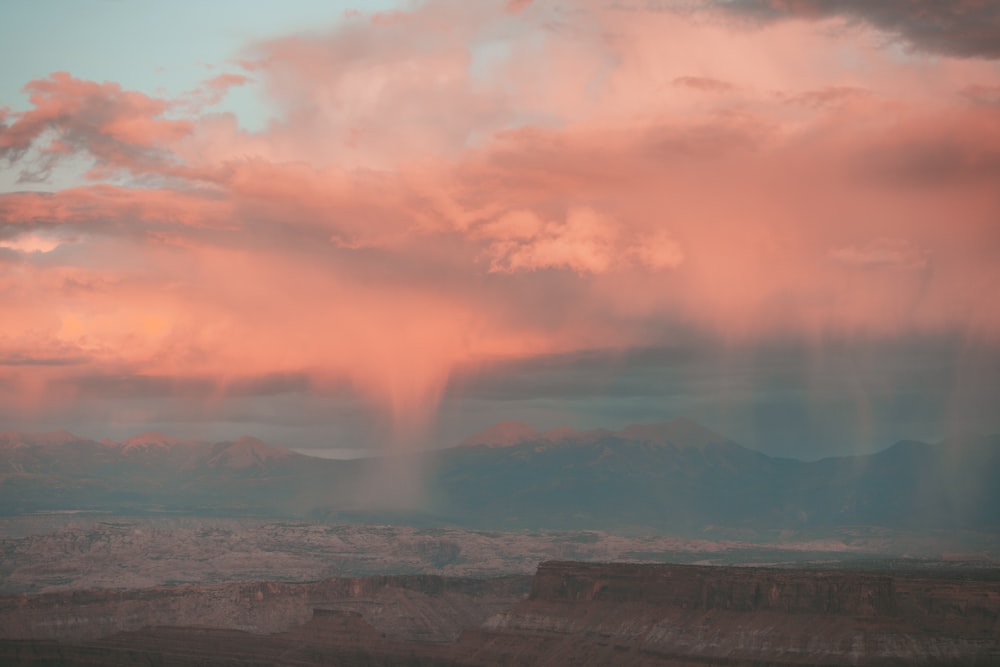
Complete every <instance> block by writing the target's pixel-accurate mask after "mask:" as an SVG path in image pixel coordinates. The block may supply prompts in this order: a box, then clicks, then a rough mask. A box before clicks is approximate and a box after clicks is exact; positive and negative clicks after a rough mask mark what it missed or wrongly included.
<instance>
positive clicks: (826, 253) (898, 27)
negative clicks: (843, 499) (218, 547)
mask: <svg viewBox="0 0 1000 667" xmlns="http://www.w3.org/2000/svg"><path fill="white" fill-rule="evenodd" d="M876 5H877V7H876ZM693 7H694V8H692V6H690V5H689V6H685V7H680V8H677V9H670V8H669V7H665V10H664V11H657V12H646V11H641V12H640V11H623V9H627V5H626V4H624V3H618V4H617V5H614V4H611V5H609V4H608V3H598V2H593V3H590V2H584V3H559V2H546V1H542V0H539V1H536V2H500V1H497V2H483V3H478V2H477V3H467V2H458V1H449V0H435V1H429V2H424V3H419V4H417V5H416V6H414V7H413V8H412V9H409V10H405V11H403V10H401V11H396V12H389V13H377V14H364V13H353V14H351V15H349V16H347V17H345V19H344V21H343V22H341V23H340V24H338V25H336V26H333V27H331V28H329V29H326V30H317V31H315V32H313V33H309V34H302V35H290V36H285V37H281V38H277V39H273V40H270V41H266V42H260V43H255V44H249V45H247V48H246V51H245V52H244V53H242V54H236V57H237V58H238V60H239V62H240V63H241V65H240V66H239V68H238V70H237V68H235V67H234V68H232V70H233V71H229V72H225V73H223V74H221V75H218V76H215V77H214V78H212V79H210V80H208V81H206V82H205V84H204V85H203V86H202V87H200V88H199V89H197V90H195V91H193V92H192V93H190V94H189V95H187V96H185V97H183V98H180V99H161V98H158V97H155V96H151V95H148V94H143V93H139V92H135V91H128V90H123V89H122V88H121V87H120V86H119V85H117V84H115V83H113V82H104V83H98V82H93V81H84V80H80V79H77V78H75V77H74V76H73V75H72V73H65V72H60V73H53V74H51V75H50V76H47V77H44V78H40V79H37V80H34V81H30V82H27V83H26V90H27V92H28V93H29V94H30V104H31V106H30V108H28V109H26V110H24V111H11V110H7V111H4V112H3V113H2V115H0V160H3V161H5V162H6V164H7V165H8V166H9V168H11V169H15V170H20V173H21V174H22V179H23V180H24V181H31V182H36V181H39V180H44V179H45V178H46V177H47V176H48V175H49V174H50V173H51V172H52V170H53V169H54V168H55V167H57V166H58V165H61V164H68V163H70V162H72V163H73V164H78V163H80V161H82V162H83V163H85V164H86V165H87V167H86V169H85V170H84V173H83V174H82V175H81V179H80V182H79V183H78V184H77V185H76V186H74V187H71V188H66V189H61V190H56V191H52V192H47V193H40V192H26V191H25V192H7V193H3V194H0V293H2V294H3V295H4V298H3V300H2V301H0V396H2V398H3V400H5V401H7V402H9V403H16V404H18V405H22V406H23V407H24V409H41V408H40V407H39V406H45V405H48V404H51V403H52V402H58V401H70V400H75V399H79V398H80V397H81V396H87V395H90V394H93V393H94V392H97V393H100V392H101V391H108V390H109V387H115V386H119V387H121V386H133V385H134V386H143V387H145V388H146V390H150V391H153V390H155V392H160V393H162V394H163V395H168V396H176V395H181V396H183V395H187V394H195V395H198V396H200V397H201V398H200V399H199V400H207V399H205V396H206V395H207V396H208V398H212V397H214V398H215V399H216V400H223V398H224V397H225V396H228V395H232V394H237V393H239V392H241V391H242V392H246V391H251V392H253V391H256V392H264V391H265V389H266V387H270V386H272V384H273V382H272V380H273V379H274V378H284V379H285V380H284V381H287V380H288V378H295V381H294V382H293V385H294V386H295V387H299V388H300V389H302V388H307V390H308V391H311V392H318V393H320V394H323V393H329V394H335V393H337V392H342V391H345V390H347V391H352V392H355V393H357V394H359V395H361V396H363V397H366V398H368V399H371V400H372V401H373V402H374V403H375V404H376V405H378V406H382V408H383V409H385V410H387V411H388V412H390V413H391V414H392V415H394V417H395V419H396V421H397V423H398V424H401V425H404V426H402V427H400V430H401V431H405V430H406V429H409V428H411V427H416V426H419V424H420V423H421V421H422V420H424V419H426V418H427V416H428V415H429V414H432V413H433V409H434V406H435V403H436V401H437V399H438V397H439V396H440V395H441V393H442V392H443V391H444V390H445V388H446V387H447V385H448V382H449V377H450V376H451V375H452V373H453V372H454V370H455V369H456V368H459V367H461V368H462V369H466V370H463V372H466V371H467V369H470V368H473V369H474V368H475V367H476V366H477V365H481V364H486V363H492V362H495V361H497V360H500V359H508V360H510V359H514V360H516V359H524V358H531V357H534V356H536V355H543V354H556V353H571V352H576V351H581V350H589V349H611V350H613V349H628V348H633V347H644V348H645V347H656V346H658V345H669V344H671V343H672V342H673V341H674V340H676V338H677V337H678V336H679V335H680V333H679V332H691V331H696V332H700V335H704V336H707V337H710V338H712V339H714V340H718V341H720V342H721V343H722V344H725V345H754V344H758V343H763V342H768V341H775V340H787V339H794V340H800V341H812V342H817V343H818V342H821V341H823V340H825V339H834V338H835V339H851V338H861V339H879V340H903V339H907V338H908V337H912V336H924V335H949V336H953V335H957V336H959V337H968V338H970V339H975V340H985V341H989V342H990V344H994V343H995V342H996V341H997V338H998V337H1000V311H998V310H997V309H996V307H995V306H993V305H992V300H993V298H992V296H991V288H992V286H995V285H996V284H1000V232H998V227H997V220H998V219H1000V200H998V199H997V196H996V183H997V181H998V178H1000V115H998V114H997V108H996V105H995V104H993V103H992V100H993V97H991V96H990V95H991V94H992V93H991V92H990V91H994V90H995V89H996V88H997V85H998V69H997V67H998V65H997V62H996V61H995V60H991V58H997V57H1000V53H998V52H996V50H995V49H994V48H993V46H994V45H995V44H997V43H998V42H997V40H996V39H995V38H994V37H995V32H996V27H997V12H996V11H995V10H994V11H991V10H990V9H989V8H988V7H989V3H974V2H968V3H951V4H950V5H949V7H950V9H947V10H945V9H943V8H942V5H940V3H920V2H885V3H851V2H843V3H823V2H818V1H817V2H810V1H808V0H795V1H790V2H731V3H709V4H705V3H701V4H698V5H696V6H693ZM748 17H749V18H752V19H754V20H752V21H747V20H745V19H747V18H748ZM784 19H787V20H784ZM800 19H801V20H800ZM887 37H888V38H891V39H887ZM898 37H902V38H903V39H905V40H908V42H907V43H908V44H910V45H911V46H912V47H913V50H912V51H905V50H904V51H900V50H899V49H897V48H895V47H894V42H893V41H892V40H893V39H895V38H898ZM928 52H933V53H934V54H936V55H934V56H929V55H925V53H928ZM250 80H253V81H256V82H257V83H258V84H259V85H260V87H261V90H263V91H264V94H265V96H266V97H265V98H264V99H262V100H261V104H263V105H266V106H267V108H268V109H270V110H271V112H272V113H273V118H272V120H271V121H270V123H269V124H268V125H267V127H266V128H264V129H262V130H261V131H258V132H250V131H247V130H245V129H243V128H241V126H240V124H239V119H238V118H236V117H235V116H234V115H232V114H228V113H218V112H213V111H212V104H214V103H215V102H217V101H218V100H219V99H221V96H223V95H224V94H225V93H226V91H227V90H228V89H229V88H230V87H232V86H239V85H243V84H245V83H247V82H248V81H250ZM73 161H75V162H73ZM684 335H688V334H687V333H685V334H684ZM130 382H131V383H132V385H129V384H128V383H130ZM123 383H124V384H123ZM143 383H145V384H143ZM278 384H279V385H280V384H281V383H280V382H279V383H278ZM282 386H285V385H282ZM254 387H256V389H254ZM102 388H103V389H102ZM150 388H152V389H150ZM248 388H249V389H248ZM345 388H346V389H345ZM126 392H127V390H126Z"/></svg>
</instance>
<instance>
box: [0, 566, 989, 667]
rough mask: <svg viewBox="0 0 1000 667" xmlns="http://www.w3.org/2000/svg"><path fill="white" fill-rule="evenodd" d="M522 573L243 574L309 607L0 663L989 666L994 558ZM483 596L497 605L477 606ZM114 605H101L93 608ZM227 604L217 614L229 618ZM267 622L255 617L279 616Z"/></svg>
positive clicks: (32, 645)
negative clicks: (888, 568) (250, 623)
mask: <svg viewBox="0 0 1000 667" xmlns="http://www.w3.org/2000/svg"><path fill="white" fill-rule="evenodd" d="M526 584H527V582H526V581H523V580H521V579H517V578H511V579H503V580H488V581H483V582H479V583H475V582H474V581H471V580H449V579H446V578H441V577H375V578H365V579H343V580H331V581H329V582H318V583H317V584H314V585H312V586H313V588H301V587H302V586H303V585H288V584H286V585H283V586H284V587H285V588H283V587H282V586H279V587H278V588H274V589H272V588H268V586H271V585H269V584H256V585H254V587H250V588H246V589H238V591H239V592H238V594H236V593H237V589H235V588H232V587H229V588H226V587H221V588H220V587H215V588H214V589H213V594H214V595H216V596H219V595H225V594H227V593H228V594H230V595H233V597H232V599H231V606H232V607H233V609H245V608H250V609H252V608H253V607H254V605H255V604H264V602H265V601H266V600H268V599H287V598H288V597H295V596H294V595H292V594H291V593H290V592H289V590H288V589H287V587H295V586H299V587H300V588H298V589H296V590H297V593H298V597H297V598H296V600H298V602H296V605H297V606H296V605H289V606H288V607H287V608H291V607H292V606H294V608H295V609H297V610H300V612H301V610H303V609H304V605H309V604H311V605H312V609H311V612H310V613H309V617H308V618H306V619H304V620H301V621H300V622H298V623H297V624H295V625H294V626H291V625H285V629H284V630H282V631H281V632H278V633H276V634H260V632H261V630H260V629H259V628H260V627H263V626H264V625H265V623H263V622H262V623H261V624H260V625H258V626H256V627H257V628H258V629H257V630H256V631H255V632H246V631H240V630H237V629H234V628H235V626H234V625H233V624H230V625H229V626H227V627H229V628H230V629H227V630H211V629H207V628H204V627H201V628H191V627H188V628H179V627H160V628H146V629H142V630H134V631H131V632H125V633H118V634H114V635H112V636H109V637H105V638H102V639H96V640H90V641H75V642H65V641H64V642H56V641H38V640H35V641H24V640H21V641H15V640H7V641H0V662H3V663H4V664H23V665H38V664H54V663H58V664H66V665H91V664H121V665H137V664H157V663H163V662H165V663H168V664H178V665H194V664H199V665H215V664H220V665H221V664H244V665H258V664H259V665H263V664H268V665H289V666H290V665H313V664H339V665H404V664H405V665H483V666H485V665H541V664H544V665H568V664H573V665H583V666H587V665H616V664H620V665H640V666H642V665H669V666H682V665H700V666H705V665H727V666H729V667H733V666H737V667H742V666H746V667H750V666H751V665H752V666H754V667H767V666H775V667H778V666H789V665H829V666H835V665H861V666H867V665H996V664H1000V571H997V570H995V569H994V570H955V571H941V570H935V571H922V572H909V573H900V572H864V571H843V570H841V571H821V570H805V569H798V570H779V569H767V568H744V567H701V566H685V565H633V564H613V565H611V564H585V563H576V562H563V561H552V562H546V563H543V564H542V565H541V566H540V567H539V569H538V572H537V574H536V575H535V577H534V579H533V581H532V582H531V586H530V594H527V595H523V594H521V593H527V586H526ZM156 594H162V591H158V592H157V593H156ZM207 594H208V593H207V592H202V593H200V594H199V593H198V592H197V591H188V592H187V593H185V594H184V595H183V596H182V597H185V598H187V597H192V598H193V599H198V595H201V596H202V597H201V598H200V599H201V600H202V602H201V603H192V604H193V607H192V608H193V609H212V608H213V607H212V605H210V604H209V605H206V604H205V603H204V601H205V600H207V599H210V598H207V597H205V596H206V595H207ZM88 595H90V596H91V597H81V598H77V599H75V600H74V599H71V598H61V599H60V600H61V601H62V602H64V603H65V604H67V605H75V606H78V607H86V606H87V603H88V601H92V600H93V599H94V598H93V596H97V597H98V598H99V597H100V595H101V594H100V593H91V594H88ZM36 598H37V599H31V600H26V601H24V602H23V603H22V604H21V607H19V609H18V610H17V612H16V613H14V614H6V615H5V617H4V618H3V619H0V620H4V621H5V620H6V619H11V618H17V617H18V616H23V615H24V610H26V609H27V610H30V609H38V610H41V609H44V608H48V609H49V610H50V612H52V613H54V612H53V610H55V611H58V604H55V603H57V602H59V600H56V599H55V598H52V597H46V596H36ZM42 598H44V599H42ZM154 598H155V595H154ZM154 598H150V599H151V600H152V599H154ZM320 600H322V602H320ZM255 601H256V602H255ZM285 604H288V603H287V601H286V603H285ZM273 608H274V609H275V610H277V609H284V608H286V607H285V606H283V605H274V606H273ZM490 608H492V609H494V610H499V611H498V612H497V613H495V614H493V615H492V616H490V617H489V618H488V619H487V618H485V615H486V613H487V611H488V610H489V609H490ZM115 609H116V607H115V605H114V604H111V603H110V602H109V604H108V606H107V607H106V612H113V611H114V610H115ZM300 612H296V613H300ZM242 613H245V612H240V611H233V612H232V614H233V616H232V617H231V618H237V617H239V616H240V614H242ZM301 613H302V616H305V615H306V614H305V613H304V612H301ZM477 614H478V616H477ZM29 616H30V614H29ZM258 617H262V616H261V615H260V614H258ZM299 618H301V617H300V616H296V619H299ZM271 622H272V623H273V625H271V626H269V627H271V628H275V627H278V625H279V624H285V623H286V622H285V621H281V622H280V623H279V622H278V621H275V620H272V621H271ZM0 627H6V626H4V625H3V624H2V623H0ZM271 631H272V632H273V630H271ZM14 635H16V633H8V636H14Z"/></svg>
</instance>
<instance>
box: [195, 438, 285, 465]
mask: <svg viewBox="0 0 1000 667" xmlns="http://www.w3.org/2000/svg"><path fill="white" fill-rule="evenodd" d="M218 446H219V447H221V449H219V450H217V453H216V454H215V455H214V456H212V458H211V459H209V460H208V465H209V466H210V467H215V468H218V467H224V468H237V469H242V468H265V467H267V463H268V461H276V460H281V459H287V458H289V457H293V456H302V455H301V454H298V453H297V452H293V451H292V450H290V449H286V448H285V447H278V446H277V445H271V444H268V443H266V442H264V441H263V440H258V439H257V438H254V437H251V436H248V435H244V436H241V437H239V438H237V439H236V440H233V441H232V442H226V443H220V444H219V445H218Z"/></svg>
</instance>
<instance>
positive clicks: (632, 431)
mask: <svg viewBox="0 0 1000 667" xmlns="http://www.w3.org/2000/svg"><path fill="white" fill-rule="evenodd" d="M607 436H612V437H617V438H621V439H622V440H632V441H636V442H645V443H651V444H656V445H667V444H669V445H674V446H675V447H704V446H705V445H709V444H713V443H722V442H729V439H728V438H726V437H725V436H722V435H720V434H718V433H716V432H714V431H712V430H710V429H707V428H705V427H704V426H702V425H701V424H699V423H698V422H696V421H694V420H693V419H688V418H687V417H677V418H675V419H671V420H669V421H665V422H658V423H654V424H630V425H628V426H626V427H625V428H623V429H621V430H618V431H609V430H607V429H593V430H589V431H577V430H575V429H573V428H570V427H569V426H562V427H559V428H553V429H548V430H546V431H536V430H535V429H533V428H531V427H530V426H528V425H527V424H525V423H523V422H519V421H502V422H499V423H496V424H494V425H493V426H490V427H489V428H487V429H484V430H482V431H480V432H478V433H475V434H473V435H470V436H469V437H467V438H465V439H464V440H462V445H463V446H465V447H475V446H485V447H510V446H512V445H519V444H521V443H523V442H531V441H544V442H549V443H560V442H568V441H572V442H589V441H593V440H597V439H599V438H603V437H607Z"/></svg>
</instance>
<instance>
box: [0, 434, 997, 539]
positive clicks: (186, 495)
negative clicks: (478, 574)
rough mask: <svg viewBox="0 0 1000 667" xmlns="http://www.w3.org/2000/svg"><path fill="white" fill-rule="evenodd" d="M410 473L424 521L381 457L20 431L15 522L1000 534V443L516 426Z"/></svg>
mask: <svg viewBox="0 0 1000 667" xmlns="http://www.w3.org/2000/svg"><path fill="white" fill-rule="evenodd" d="M399 466H401V467H402V468H406V467H412V468H413V469H414V470H419V471H420V475H421V477H422V485H421V486H422V488H423V489H424V490H425V491H424V494H423V496H422V497H421V498H420V499H419V502H416V503H414V504H413V505H412V506H409V507H398V506H397V507H393V506H391V505H386V504H379V503H378V502H372V501H373V499H377V498H378V497H379V495H380V489H379V486H378V485H379V484H386V483H389V484H391V483H392V482H391V477H390V478H387V477H385V476H384V475H383V476H380V475H379V474H378V471H379V470H382V469H384V468H385V462H384V460H380V459H361V460H350V461H343V460H331V459H319V458H314V457H309V456H305V455H302V454H299V453H297V452H294V451H292V450H289V449H285V448H282V447H277V446H274V445H269V444H267V443H264V442H261V441H260V440H256V439H254V438H246V437H244V438H240V439H237V440H234V441H227V442H216V443H213V442H206V441H199V440H182V439H176V438H170V437H168V436H164V435H162V434H155V433H146V434H142V435H139V436H135V437H132V438H129V439H128V440H124V441H122V442H114V441H110V440H105V441H95V440H89V439H86V438H81V437H78V436H75V435H73V434H71V433H67V432H65V431H58V432H53V433H43V434H25V433H18V432H12V431H7V432H2V433H0V514H3V515H19V514H32V513H38V512H65V511H103V512H109V513H116V514H150V513H172V514H189V515H198V516H206V515H207V516H263V517H290V518H311V519H322V520H333V521H364V522H370V523H379V522H386V523H388V522H400V523H409V524H417V525H455V526H461V527H465V528H475V529H493V530H500V529H503V530H515V529H559V530H570V529H574V530H576V529H602V530H610V531H623V530H629V531H651V532H663V533H674V534H680V535H698V534H703V533H704V531H706V529H726V530H751V531H766V530H780V529H795V530H801V529H812V530H822V529H826V528H832V527H836V526H845V525H864V526H881V527H887V528H893V529H902V530H921V529H925V528H928V529H930V528H934V529H940V528H961V529H968V530H984V531H996V530H997V529H998V528H1000V485H997V484H996V483H995V481H996V480H997V479H1000V436H963V437H958V438H952V439H949V440H946V441H944V442H942V443H938V444H933V445H932V444H927V443H922V442H916V441H902V442H898V443H896V444H894V445H893V446H891V447H889V448H888V449H885V450H883V451H881V452H879V453H876V454H872V455H865V456H853V457H842V458H829V459H823V460H820V461H810V462H806V461H799V460H795V459H787V458H774V457H770V456H767V455H765V454H762V453H760V452H757V451H754V450H750V449H747V448H745V447H743V446H741V445H739V444H737V443H735V442H733V441H731V440H729V439H728V438H725V437H724V436H722V435H719V434H717V433H714V432H713V431H711V430H709V429H706V428H704V427H703V426H701V425H699V424H697V423H695V422H693V421H690V420H687V419H675V420H672V421H669V422H664V423H660V424H647V425H633V426H628V427H626V428H624V429H621V430H618V431H610V430H603V429H598V430H593V431H584V432H577V431H573V430H572V429H557V430H554V431H545V432H538V431H535V430H533V429H531V428H530V427H528V426H526V425H524V424H520V423H517V422H504V423H501V424H498V425H495V426H493V427H491V428H489V429H487V430H485V431H483V432H481V433H478V434H476V435H474V436H470V437H468V438H466V439H465V440H464V441H463V443H462V444H461V445H460V446H458V447H454V448H450V449H443V450H436V451H430V452H424V453H420V454H414V455H411V456H410V457H409V458H408V459H406V460H405V461H403V462H402V463H397V467H399ZM416 474H417V473H414V475H416ZM387 479H388V480H389V481H388V482H387V481H386V480H387Z"/></svg>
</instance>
